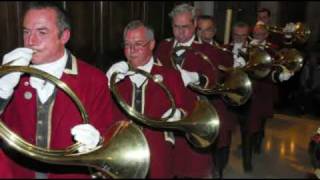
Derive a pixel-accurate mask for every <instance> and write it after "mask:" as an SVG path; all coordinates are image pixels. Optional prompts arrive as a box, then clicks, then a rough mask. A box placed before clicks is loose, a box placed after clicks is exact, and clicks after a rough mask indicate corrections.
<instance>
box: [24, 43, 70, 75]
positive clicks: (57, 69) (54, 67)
mask: <svg viewBox="0 0 320 180" xmlns="http://www.w3.org/2000/svg"><path fill="white" fill-rule="evenodd" d="M67 60H68V55H67V51H66V49H64V54H63V56H62V57H61V58H59V59H57V60H55V61H53V62H50V63H46V64H37V65H30V66H31V67H33V68H36V69H39V70H42V71H44V72H47V73H49V74H51V75H53V76H55V77H56V78H59V79H60V78H61V76H62V74H63V71H64V69H65V67H66V64H67Z"/></svg>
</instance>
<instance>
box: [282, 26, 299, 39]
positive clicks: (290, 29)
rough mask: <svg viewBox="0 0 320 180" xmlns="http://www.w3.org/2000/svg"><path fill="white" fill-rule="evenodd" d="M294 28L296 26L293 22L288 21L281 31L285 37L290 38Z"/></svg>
mask: <svg viewBox="0 0 320 180" xmlns="http://www.w3.org/2000/svg"><path fill="white" fill-rule="evenodd" d="M295 30H296V26H295V24H294V23H288V24H286V26H285V27H284V28H283V32H284V35H285V37H286V38H292V33H293V32H294V31H295Z"/></svg>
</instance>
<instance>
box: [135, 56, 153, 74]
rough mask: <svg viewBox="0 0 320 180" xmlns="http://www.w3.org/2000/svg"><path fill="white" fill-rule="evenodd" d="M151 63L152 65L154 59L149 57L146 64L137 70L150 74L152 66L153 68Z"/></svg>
mask: <svg viewBox="0 0 320 180" xmlns="http://www.w3.org/2000/svg"><path fill="white" fill-rule="evenodd" d="M153 63H154V58H153V56H151V58H150V59H149V61H148V63H147V64H145V65H143V66H138V68H139V69H141V70H144V71H146V72H148V73H150V72H151V69H152V66H153Z"/></svg>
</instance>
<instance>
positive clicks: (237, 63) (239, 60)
mask: <svg viewBox="0 0 320 180" xmlns="http://www.w3.org/2000/svg"><path fill="white" fill-rule="evenodd" d="M233 59H234V63H233V67H234V68H235V67H244V66H245V65H246V61H245V60H244V59H243V57H241V56H239V57H238V56H236V55H234V56H233Z"/></svg>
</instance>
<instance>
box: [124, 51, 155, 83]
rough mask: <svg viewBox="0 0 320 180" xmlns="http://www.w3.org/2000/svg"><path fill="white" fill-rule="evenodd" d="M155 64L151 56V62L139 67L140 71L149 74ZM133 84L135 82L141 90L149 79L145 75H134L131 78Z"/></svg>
mask: <svg viewBox="0 0 320 180" xmlns="http://www.w3.org/2000/svg"><path fill="white" fill-rule="evenodd" d="M153 63H154V58H153V57H152V56H151V58H150V60H149V62H148V63H147V64H145V65H143V66H138V67H137V68H138V69H141V70H144V71H146V72H148V73H151V69H152V67H153ZM129 78H130V80H131V82H133V83H134V84H136V86H137V87H138V88H140V86H141V85H142V84H144V82H145V81H146V79H147V77H145V76H144V75H141V74H134V75H132V76H129Z"/></svg>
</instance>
